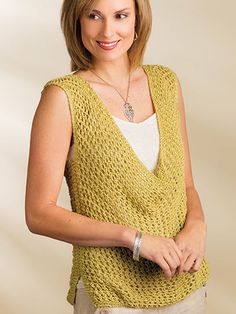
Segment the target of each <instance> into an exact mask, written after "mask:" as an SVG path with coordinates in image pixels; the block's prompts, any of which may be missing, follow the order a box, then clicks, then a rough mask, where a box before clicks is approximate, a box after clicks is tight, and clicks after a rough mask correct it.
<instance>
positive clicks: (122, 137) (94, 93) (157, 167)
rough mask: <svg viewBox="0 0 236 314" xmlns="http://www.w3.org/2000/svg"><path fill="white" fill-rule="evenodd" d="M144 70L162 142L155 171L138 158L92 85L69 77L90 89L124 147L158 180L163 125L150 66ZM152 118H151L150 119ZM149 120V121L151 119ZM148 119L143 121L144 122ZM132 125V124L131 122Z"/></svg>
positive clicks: (145, 66) (80, 78)
mask: <svg viewBox="0 0 236 314" xmlns="http://www.w3.org/2000/svg"><path fill="white" fill-rule="evenodd" d="M141 67H142V69H143V70H144V73H145V74H146V77H147V81H148V87H149V94H150V96H151V100H152V103H153V105H154V109H155V113H154V114H155V116H156V123H157V130H159V142H160V147H159V155H158V160H157V162H156V165H155V167H154V171H150V170H149V169H148V168H147V167H146V165H145V164H144V163H143V162H142V160H140V159H139V157H138V156H137V154H136V153H135V151H134V149H133V147H132V146H131V144H130V143H129V142H128V140H127V138H126V137H125V136H124V134H123V133H122V131H121V130H120V128H119V126H118V125H117V123H116V121H115V120H114V119H113V117H112V114H111V113H110V111H109V110H108V108H107V106H106V105H105V104H104V102H103V100H102V99H101V97H100V96H99V95H98V93H97V92H96V91H95V89H94V88H93V87H92V86H91V85H90V83H89V82H88V81H87V80H85V79H84V78H82V77H81V76H79V75H77V74H69V76H71V77H75V78H76V79H78V80H79V81H81V82H83V83H84V84H85V85H86V86H87V88H88V89H89V91H90V92H91V93H92V95H93V96H94V98H95V99H96V100H97V102H98V105H99V106H100V107H101V108H102V110H103V112H104V113H105V114H106V116H107V117H108V118H109V121H111V123H112V124H113V126H114V128H115V129H116V131H117V133H118V134H119V137H120V138H121V140H122V141H123V143H124V145H125V146H126V147H127V149H128V150H129V151H130V153H131V154H132V155H133V156H134V158H135V159H136V160H137V162H138V163H139V164H140V165H141V166H142V168H143V169H144V170H145V171H146V172H147V173H148V174H149V175H150V176H151V177H155V178H157V173H158V170H159V168H160V164H161V158H162V149H163V147H162V146H163V142H162V135H163V134H162V125H161V121H160V119H157V118H158V117H160V114H159V112H158V109H159V107H158V104H157V103H155V99H156V97H154V96H155V92H156V91H155V89H154V86H153V82H152V79H151V77H150V74H149V72H148V69H147V67H148V65H142V66H141ZM149 118H150V117H149ZM149 118H147V119H149ZM147 119H145V120H143V121H141V122H144V121H146V120H147ZM130 123H131V122H130Z"/></svg>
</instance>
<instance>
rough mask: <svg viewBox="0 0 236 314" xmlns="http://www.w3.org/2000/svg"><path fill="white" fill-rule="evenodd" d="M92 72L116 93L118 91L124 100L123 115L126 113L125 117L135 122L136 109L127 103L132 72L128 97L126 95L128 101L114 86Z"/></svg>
mask: <svg viewBox="0 0 236 314" xmlns="http://www.w3.org/2000/svg"><path fill="white" fill-rule="evenodd" d="M90 71H91V72H92V73H93V74H95V75H96V76H97V77H98V78H100V79H101V80H102V81H103V82H105V83H106V84H107V85H109V86H111V87H113V88H114V89H115V90H116V91H117V93H118V94H119V95H120V97H121V98H122V99H123V100H124V102H125V103H124V105H123V106H124V111H123V113H124V115H125V117H126V118H128V120H129V121H130V122H133V119H134V109H133V107H132V105H131V104H130V103H128V102H127V100H128V97H129V96H128V95H129V88H130V71H129V81H128V88H127V95H126V99H125V98H124V97H123V96H122V95H121V93H120V92H119V91H118V89H117V88H116V87H115V86H113V85H111V84H110V83H108V82H106V81H105V80H104V79H103V78H102V77H100V76H99V75H98V74H97V73H96V72H95V71H93V70H91V69H90Z"/></svg>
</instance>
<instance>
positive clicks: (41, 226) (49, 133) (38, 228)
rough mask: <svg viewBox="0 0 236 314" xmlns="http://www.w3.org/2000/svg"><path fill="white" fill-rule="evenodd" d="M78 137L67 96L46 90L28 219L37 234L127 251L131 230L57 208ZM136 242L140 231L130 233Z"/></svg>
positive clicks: (35, 130)
mask: <svg viewBox="0 0 236 314" xmlns="http://www.w3.org/2000/svg"><path fill="white" fill-rule="evenodd" d="M71 136H72V124H71V117H70V111H69V106H68V101H67V96H66V94H65V92H64V91H63V90H62V89H61V88H60V87H58V86H54V85H51V86H48V87H46V88H45V89H44V91H43V93H42V95H41V99H40V101H39V104H38V107H37V109H36V112H35V115H34V118H33V122H32V129H31V138H30V150H29V160H28V171H27V182H26V194H25V218H26V224H27V226H28V228H29V230H30V231H31V232H33V233H36V234H40V235H44V236H48V237H51V238H54V239H57V240H62V241H65V242H68V243H71V244H78V245H81V246H105V247H106V246H127V242H128V241H127V229H130V228H127V227H125V226H122V225H119V224H113V223H110V222H103V221H98V220H95V219H92V218H89V217H86V216H83V215H80V214H77V213H75V212H72V211H71V210H68V209H65V208H62V207H60V206H58V205H57V198H58V194H59V191H60V188H61V184H62V180H63V176H64V168H65V162H66V159H67V155H68V151H69V147H70V142H71ZM129 237H130V241H132V237H133V240H134V237H135V230H133V235H132V230H130V232H129Z"/></svg>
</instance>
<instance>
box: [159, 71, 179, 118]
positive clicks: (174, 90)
mask: <svg viewBox="0 0 236 314" xmlns="http://www.w3.org/2000/svg"><path fill="white" fill-rule="evenodd" d="M160 67H161V69H162V70H163V71H164V72H165V78H166V86H167V88H168V89H169V93H168V94H169V95H170V96H171V97H173V105H174V109H175V112H176V114H177V119H178V123H179V124H180V120H181V116H180V111H179V101H178V76H177V74H176V72H175V71H174V70H172V69H171V68H169V67H167V66H164V65H160Z"/></svg>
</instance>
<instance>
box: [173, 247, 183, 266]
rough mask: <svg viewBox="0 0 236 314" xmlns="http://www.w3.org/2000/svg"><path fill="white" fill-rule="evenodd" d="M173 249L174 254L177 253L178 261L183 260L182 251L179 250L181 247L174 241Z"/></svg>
mask: <svg viewBox="0 0 236 314" xmlns="http://www.w3.org/2000/svg"><path fill="white" fill-rule="evenodd" d="M174 250H175V252H176V254H177V255H178V258H179V261H180V262H181V261H182V260H183V252H182V251H181V249H180V248H179V247H178V245H177V244H176V243H174Z"/></svg>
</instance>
